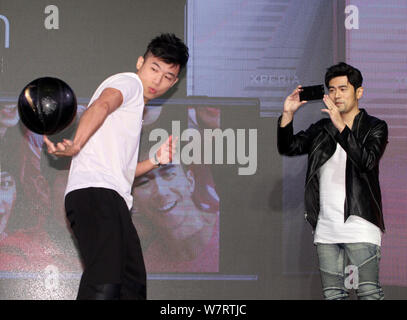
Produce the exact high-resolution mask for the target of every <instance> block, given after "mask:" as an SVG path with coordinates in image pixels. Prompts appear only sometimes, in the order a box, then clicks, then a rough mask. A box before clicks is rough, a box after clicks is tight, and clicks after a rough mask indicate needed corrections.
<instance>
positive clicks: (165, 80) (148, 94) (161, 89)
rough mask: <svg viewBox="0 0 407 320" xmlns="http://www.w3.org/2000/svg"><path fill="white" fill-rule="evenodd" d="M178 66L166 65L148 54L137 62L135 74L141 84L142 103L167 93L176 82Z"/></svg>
mask: <svg viewBox="0 0 407 320" xmlns="http://www.w3.org/2000/svg"><path fill="white" fill-rule="evenodd" d="M179 69H180V66H179V65H175V64H168V63H166V62H164V61H162V60H161V59H159V58H157V57H155V56H153V55H152V54H148V55H147V57H146V59H144V58H143V57H139V58H138V60H137V70H138V72H137V74H138V76H139V77H140V80H141V82H142V83H143V88H144V102H147V101H149V100H152V99H155V98H157V97H159V96H161V95H163V94H164V93H165V92H167V91H168V89H170V88H171V87H172V86H173V85H174V84H175V83H177V81H178V73H179Z"/></svg>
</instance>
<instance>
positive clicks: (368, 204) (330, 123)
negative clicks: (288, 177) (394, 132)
mask: <svg viewBox="0 0 407 320" xmlns="http://www.w3.org/2000/svg"><path fill="white" fill-rule="evenodd" d="M362 82H363V77H362V74H361V73H360V71H359V70H358V69H356V68H354V67H352V66H350V65H348V64H346V63H343V62H341V63H339V64H337V65H334V66H332V67H330V68H328V70H327V72H326V74H325V85H326V87H327V88H328V95H325V96H324V98H323V101H324V103H325V105H326V109H322V110H321V111H322V112H324V113H327V115H328V116H329V118H324V119H321V120H320V121H318V122H316V123H315V124H312V125H311V126H310V127H309V128H308V129H307V130H305V131H300V132H298V133H297V134H295V135H294V134H293V117H294V113H295V112H296V111H297V110H298V109H299V108H300V107H301V106H302V105H303V104H305V103H306V101H300V99H299V93H300V91H301V90H302V89H301V86H298V87H297V88H296V89H295V90H294V91H293V92H292V94H290V95H289V96H288V97H287V98H286V100H285V102H284V109H283V114H282V116H281V117H280V119H279V121H278V131H277V145H278V150H279V152H280V154H283V155H287V156H296V155H302V154H308V168H307V175H306V182H305V199H304V201H305V218H306V220H307V221H308V222H309V223H310V224H311V226H312V228H313V230H314V244H315V245H316V248H317V252H318V259H319V267H320V272H321V279H322V287H323V293H324V297H325V298H326V299H347V298H348V296H349V290H350V289H356V293H357V295H358V297H359V299H383V297H384V294H383V291H382V288H381V286H380V283H379V262H380V245H381V236H382V232H384V230H385V228H384V221H383V213H382V203H381V191H380V184H379V160H380V158H381V156H382V155H383V153H384V150H385V147H386V145H387V136H388V131H387V124H386V122H384V121H383V120H380V119H377V118H375V117H373V116H370V115H369V114H368V113H367V112H366V111H365V110H364V109H361V108H359V99H361V98H362V96H363V87H362Z"/></svg>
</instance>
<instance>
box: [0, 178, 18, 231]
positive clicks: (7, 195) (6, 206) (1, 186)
mask: <svg viewBox="0 0 407 320" xmlns="http://www.w3.org/2000/svg"><path fill="white" fill-rule="evenodd" d="M16 194H17V191H16V182H15V180H14V178H13V177H12V176H11V175H10V174H8V173H7V172H1V173H0V233H2V232H3V231H4V229H6V226H7V221H8V219H9V218H10V215H11V211H12V209H13V205H14V202H15V200H16Z"/></svg>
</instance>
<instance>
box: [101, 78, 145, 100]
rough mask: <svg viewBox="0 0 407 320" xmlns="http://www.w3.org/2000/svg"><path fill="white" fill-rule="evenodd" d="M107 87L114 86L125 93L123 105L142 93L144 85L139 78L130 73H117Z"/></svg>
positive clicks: (107, 83)
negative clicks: (129, 74) (142, 85)
mask: <svg viewBox="0 0 407 320" xmlns="http://www.w3.org/2000/svg"><path fill="white" fill-rule="evenodd" d="M105 88H114V89H117V90H119V91H120V92H121V93H122V95H123V105H125V104H127V103H128V102H129V101H131V100H132V99H134V98H136V97H137V96H138V95H140V94H142V87H141V85H140V82H138V81H137V79H135V78H133V77H131V76H128V75H117V76H114V77H112V78H111V79H109V80H108V81H107V82H106V84H105Z"/></svg>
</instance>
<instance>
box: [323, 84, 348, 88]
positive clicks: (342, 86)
mask: <svg viewBox="0 0 407 320" xmlns="http://www.w3.org/2000/svg"><path fill="white" fill-rule="evenodd" d="M347 87H348V85H347V84H341V85H340V86H338V88H347ZM328 89H335V87H334V86H328Z"/></svg>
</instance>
